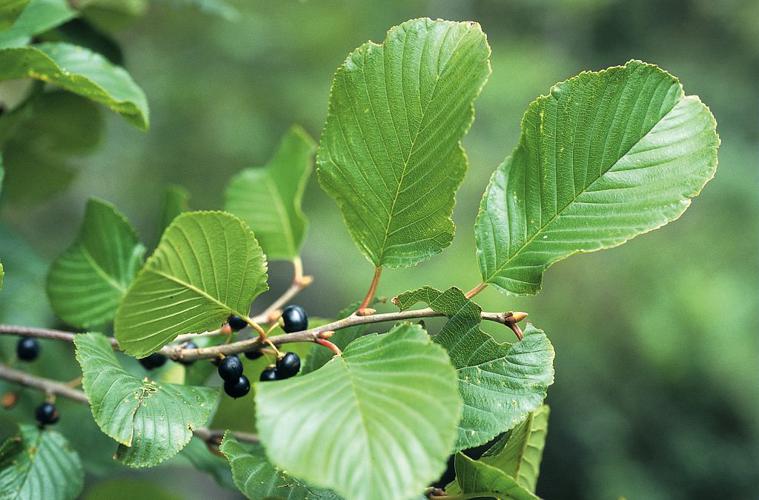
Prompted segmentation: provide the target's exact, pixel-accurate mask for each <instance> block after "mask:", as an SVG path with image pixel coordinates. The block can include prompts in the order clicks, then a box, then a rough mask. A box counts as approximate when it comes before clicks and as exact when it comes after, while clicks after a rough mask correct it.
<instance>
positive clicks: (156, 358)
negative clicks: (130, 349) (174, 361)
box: [139, 352, 168, 370]
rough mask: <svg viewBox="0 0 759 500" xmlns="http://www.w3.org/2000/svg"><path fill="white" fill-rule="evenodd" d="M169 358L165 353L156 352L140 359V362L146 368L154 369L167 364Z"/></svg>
mask: <svg viewBox="0 0 759 500" xmlns="http://www.w3.org/2000/svg"><path fill="white" fill-rule="evenodd" d="M167 359H168V358H167V357H166V356H164V355H163V354H160V353H157V352H154V353H153V354H151V355H150V356H147V357H145V358H142V359H140V360H139V361H140V364H141V365H142V366H143V368H145V369H146V370H153V369H154V368H158V367H161V366H163V365H165V364H166V360H167Z"/></svg>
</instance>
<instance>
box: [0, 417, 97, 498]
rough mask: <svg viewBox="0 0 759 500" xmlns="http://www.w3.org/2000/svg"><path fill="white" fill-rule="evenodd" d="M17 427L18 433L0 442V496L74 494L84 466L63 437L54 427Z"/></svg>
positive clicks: (77, 489)
mask: <svg viewBox="0 0 759 500" xmlns="http://www.w3.org/2000/svg"><path fill="white" fill-rule="evenodd" d="M19 427H20V429H21V433H20V434H19V436H16V437H12V438H9V439H8V441H6V442H5V443H4V444H3V445H2V446H0V499H2V500H20V499H28V500H32V499H37V498H44V499H45V500H72V499H74V498H77V497H78V496H79V493H81V491H82V487H83V486H84V470H83V469H82V462H81V461H80V460H79V455H77V454H76V452H75V451H74V450H73V449H72V448H71V446H70V445H69V443H68V442H67V441H66V439H65V438H64V437H63V436H62V435H60V434H59V433H58V432H56V431H54V430H50V429H44V430H40V429H39V428H37V427H35V426H33V425H26V424H24V425H20V426H19Z"/></svg>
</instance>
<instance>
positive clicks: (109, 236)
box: [47, 198, 145, 328]
mask: <svg viewBox="0 0 759 500" xmlns="http://www.w3.org/2000/svg"><path fill="white" fill-rule="evenodd" d="M144 253H145V247H144V246H142V244H140V242H139V239H138V238H137V234H136V233H135V231H134V229H133V228H132V226H131V225H130V224H129V222H128V221H127V219H126V218H125V217H124V216H123V215H122V214H121V213H119V212H118V210H116V208H115V207H114V206H113V205H111V204H110V203H106V202H104V201H101V200H98V199H94V198H93V199H90V201H89V202H88V203H87V210H86V211H85V214H84V221H82V226H81V228H80V229H79V236H77V238H76V240H75V241H74V243H73V245H71V247H69V249H68V250H66V251H65V252H64V253H63V254H62V255H61V256H60V257H58V258H57V259H56V260H55V261H54V262H53V264H52V266H51V268H50V273H49V274H48V278H47V294H48V297H49V298H50V303H51V305H52V306H53V310H54V311H55V313H56V314H57V315H58V316H59V317H60V318H61V319H62V320H64V321H66V322H67V323H69V324H71V325H74V326H77V327H82V328H86V327H90V326H95V325H103V324H105V323H106V322H108V321H110V320H112V319H113V316H114V314H116V309H117V308H118V306H119V303H120V302H121V299H122V298H123V297H124V293H125V292H126V289H127V287H128V286H129V284H130V283H131V282H132V279H133V278H134V276H135V274H137V271H138V270H139V268H140V265H141V264H142V256H143V254H144Z"/></svg>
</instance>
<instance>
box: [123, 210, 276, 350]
mask: <svg viewBox="0 0 759 500" xmlns="http://www.w3.org/2000/svg"><path fill="white" fill-rule="evenodd" d="M266 280H267V274H266V257H264V254H263V252H262V251H261V247H260V246H258V242H257V241H256V238H255V236H253V233H252V232H251V231H250V229H248V227H247V225H246V224H245V223H244V222H242V221H241V220H240V219H238V218H237V217H235V216H233V215H230V214H228V213H225V212H187V213H184V214H182V215H180V216H179V217H177V218H176V219H174V222H172V223H171V225H170V226H169V227H168V229H166V231H165V232H164V233H163V237H162V238H161V242H160V243H159V244H158V248H156V250H155V252H153V255H151V256H150V258H149V259H148V260H147V262H145V265H144V266H143V268H142V270H141V271H140V272H139V274H138V275H137V278H135V280H134V281H133V283H132V286H130V287H129V289H128V290H127V294H126V297H124V300H123V301H122V303H121V306H120V307H119V310H118V311H117V313H116V320H115V322H114V330H115V336H116V339H118V341H119V345H120V346H121V348H122V349H123V350H124V351H125V352H127V353H129V354H131V355H132V356H135V357H138V358H140V357H143V356H147V355H148V354H150V353H152V352H155V351H157V350H158V349H160V348H161V347H163V346H164V345H166V344H167V343H169V342H171V341H172V340H174V338H175V337H176V336H177V335H179V334H182V333H191V332H203V331H205V330H209V329H213V328H218V327H219V326H220V325H221V324H223V323H224V321H225V320H226V319H227V318H228V317H229V315H230V314H234V315H236V316H241V317H247V316H248V311H249V309H250V304H251V302H253V299H255V298H256V297H257V296H258V295H259V294H261V293H262V292H264V291H266V290H267V289H268V285H267V284H266Z"/></svg>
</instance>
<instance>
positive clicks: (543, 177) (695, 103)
mask: <svg viewBox="0 0 759 500" xmlns="http://www.w3.org/2000/svg"><path fill="white" fill-rule="evenodd" d="M718 146H719V138H718V137H717V132H716V122H715V121H714V117H713V116H712V114H711V113H710V112H709V109H708V108H707V107H706V106H705V105H704V104H702V103H701V101H700V100H699V99H698V97H695V96H685V95H684V93H683V89H682V86H681V85H680V83H679V82H678V81H677V79H676V78H674V77H673V76H672V75H670V74H668V73H666V72H664V71H662V70H661V69H659V68H658V67H656V66H653V65H650V64H644V63H641V62H639V61H631V62H628V63H627V64H626V65H625V66H622V67H613V68H609V69H607V70H604V71H600V72H584V73H581V74H580V75H578V76H576V77H574V78H571V79H569V80H567V81H565V82H562V83H559V84H557V85H555V86H554V87H552V88H551V92H550V94H549V95H548V96H543V97H539V98H538V99H537V100H536V101H534V102H533V103H532V104H530V106H529V107H528V108H527V112H526V113H525V115H524V118H523V119H522V137H521V139H520V142H519V145H518V146H517V147H516V149H515V150H514V152H513V153H512V155H511V156H510V157H509V158H507V159H506V161H505V162H504V163H503V164H502V165H501V166H499V167H498V169H496V171H495V173H494V174H493V177H492V179H491V180H490V185H489V186H488V188H487V191H486V192H485V195H484V197H483V199H482V203H481V205H480V212H479V215H478V217H477V224H476V229H475V233H476V240H477V256H478V259H479V263H480V270H481V273H482V278H483V280H484V281H485V282H486V283H492V284H493V285H495V286H496V287H497V288H498V289H500V290H502V291H506V292H510V293H514V294H535V293H537V292H538V291H539V290H540V287H541V282H542V276H543V272H544V271H545V270H546V269H547V268H548V267H549V266H550V265H551V264H553V263H554V262H556V261H558V260H561V259H564V258H566V257H568V256H570V255H572V254H575V253H578V252H592V251H595V250H601V249H603V248H610V247H614V246H617V245H620V244H622V243H624V242H625V241H627V240H629V239H630V238H633V237H634V236H636V235H639V234H642V233H646V232H648V231H651V230H653V229H656V228H658V227H661V226H663V225H664V224H666V223H668V222H670V221H672V220H675V219H677V218H678V217H679V216H680V215H682V213H683V212H684V211H685V209H687V208H688V206H689V205H690V202H691V198H692V197H694V196H696V195H698V193H699V192H700V191H701V189H702V188H703V186H704V184H706V182H707V181H708V180H709V179H711V178H712V177H713V176H714V172H715V169H716V167H717V148H718Z"/></svg>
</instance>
